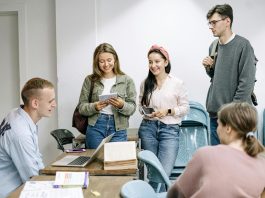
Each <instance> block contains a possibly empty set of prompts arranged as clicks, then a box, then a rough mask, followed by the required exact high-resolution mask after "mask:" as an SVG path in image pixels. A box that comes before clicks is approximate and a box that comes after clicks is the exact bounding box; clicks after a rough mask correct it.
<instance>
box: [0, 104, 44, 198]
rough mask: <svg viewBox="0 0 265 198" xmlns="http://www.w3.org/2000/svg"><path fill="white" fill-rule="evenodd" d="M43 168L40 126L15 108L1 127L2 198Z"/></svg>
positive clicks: (0, 182) (0, 172) (0, 165)
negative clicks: (39, 137)
mask: <svg viewBox="0 0 265 198" xmlns="http://www.w3.org/2000/svg"><path fill="white" fill-rule="evenodd" d="M43 167H44V165H43V162H42V156H41V154H40V151H39V146H38V129H37V125H36V124H35V123H34V122H33V121H32V119H31V117H30V116H29V115H28V113H26V112H25V111H24V110H23V109H22V108H21V107H19V108H17V109H14V110H13V111H11V112H10V113H9V114H8V115H7V117H6V118H5V119H4V120H3V121H2V123H1V125H0V178H1V179H0V198H4V197H6V196H7V195H8V194H9V193H10V192H11V191H13V190H14V189H16V188H17V187H18V186H20V185H21V184H22V183H24V182H25V181H27V180H29V179H30V177H32V176H34V175H38V174H39V170H40V169H42V168H43Z"/></svg>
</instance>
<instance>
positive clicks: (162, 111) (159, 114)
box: [152, 109, 168, 118]
mask: <svg viewBox="0 0 265 198" xmlns="http://www.w3.org/2000/svg"><path fill="white" fill-rule="evenodd" d="M167 111H168V110H167V109H160V110H159V111H156V112H153V113H152V116H153V117H158V118H163V117H165V116H166V115H167Z"/></svg>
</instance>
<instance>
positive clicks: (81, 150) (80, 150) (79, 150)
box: [65, 148, 86, 153]
mask: <svg viewBox="0 0 265 198" xmlns="http://www.w3.org/2000/svg"><path fill="white" fill-rule="evenodd" d="M85 151H86V149H82V148H76V149H65V152H66V153H82V152H85Z"/></svg>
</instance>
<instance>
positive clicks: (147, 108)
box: [142, 106, 155, 116]
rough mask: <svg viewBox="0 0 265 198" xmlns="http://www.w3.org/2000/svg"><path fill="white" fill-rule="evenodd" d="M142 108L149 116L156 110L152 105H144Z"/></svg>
mask: <svg viewBox="0 0 265 198" xmlns="http://www.w3.org/2000/svg"><path fill="white" fill-rule="evenodd" d="M142 110H143V113H144V115H147V116H149V115H150V114H152V113H153V112H155V110H154V109H153V108H152V107H144V106H142Z"/></svg>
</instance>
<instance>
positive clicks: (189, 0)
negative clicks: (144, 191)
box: [56, 0, 265, 130]
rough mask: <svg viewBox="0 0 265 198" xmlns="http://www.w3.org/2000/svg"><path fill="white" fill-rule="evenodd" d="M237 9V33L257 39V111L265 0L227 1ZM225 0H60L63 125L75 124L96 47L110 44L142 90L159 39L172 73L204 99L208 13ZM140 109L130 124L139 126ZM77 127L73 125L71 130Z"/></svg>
mask: <svg viewBox="0 0 265 198" xmlns="http://www.w3.org/2000/svg"><path fill="white" fill-rule="evenodd" d="M226 2H227V3H230V4H231V5H232V7H233V8H234V24H233V30H234V32H235V33H237V34H240V35H242V36H245V37H246V38H248V39H249V40H250V42H251V43H252V45H253V47H254V49H255V53H256V56H257V57H258V58H259V60H260V61H259V63H258V66H257V67H258V71H257V79H258V81H257V84H256V87H255V88H256V93H257V97H258V102H259V106H258V110H259V112H260V115H261V111H263V108H264V103H265V101H264V99H263V98H264V96H265V93H264V92H262V85H263V86H264V85H265V78H264V77H263V76H262V74H263V75H264V66H263V65H265V64H264V62H265V61H264V60H265V55H264V54H263V53H262V52H264V48H265V47H264V46H265V45H264V44H265V40H264V39H263V38H262V37H261V35H264V31H265V25H264V23H263V21H262V19H263V18H264V17H265V13H264V11H263V10H264V8H265V2H264V1H262V0H257V1H255V3H254V2H253V3H251V2H250V1H248V0H240V1H239V0H237V1H232V0H230V1H226ZM218 3H220V4H223V3H224V2H223V1H217V0H214V1H211V2H210V3H209V1H208V0H200V1H195V0H186V1H180V0H174V1H173V0H163V1H162V0H145V1H142V0H134V1H131V0H115V4H114V1H109V0H90V1H88V0H68V1H65V0H57V1H56V24H57V26H56V28H57V35H56V36H57V58H58V64H57V71H58V79H59V82H58V101H59V107H58V109H59V120H58V122H59V123H58V124H59V127H66V128H70V129H71V115H72V112H73V110H74V107H75V105H76V104H77V102H78V98H79V94H80V89H81V86H82V82H83V80H84V78H85V76H86V75H87V74H89V73H91V71H92V56H93V51H94V49H95V47H96V46H97V45H98V44H100V43H102V42H109V43H111V44H112V45H113V46H114V48H115V49H116V50H117V52H118V54H119V58H120V61H121V67H122V70H123V71H125V72H126V73H127V74H128V75H130V76H131V77H132V78H133V79H134V81H135V84H136V87H137V91H138V92H139V86H140V82H141V81H142V80H143V79H144V78H145V76H146V75H147V72H148V66H147V57H146V54H147V51H148V49H149V48H150V46H151V45H152V44H154V43H157V44H160V45H162V46H164V47H165V48H166V49H167V50H168V51H169V55H170V57H171V62H172V73H173V74H174V75H176V76H178V77H180V78H181V79H183V80H184V81H185V82H186V85H187V88H188V91H189V98H190V99H191V100H195V101H198V102H200V103H202V104H203V105H204V104H205V98H206V94H207V90H208V87H209V78H208V77H207V75H206V74H205V71H204V69H203V66H202V64H201V62H202V59H203V58H204V57H205V56H206V55H207V52H208V47H209V45H210V43H211V41H212V40H213V39H214V38H213V36H212V34H211V31H210V30H209V29H208V26H207V20H206V13H207V11H208V10H209V9H210V8H211V7H212V6H214V5H215V4H218ZM140 121H141V117H140V115H139V113H138V112H136V113H135V114H134V115H133V116H132V118H131V120H130V127H138V126H139V124H140ZM72 130H74V129H72Z"/></svg>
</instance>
